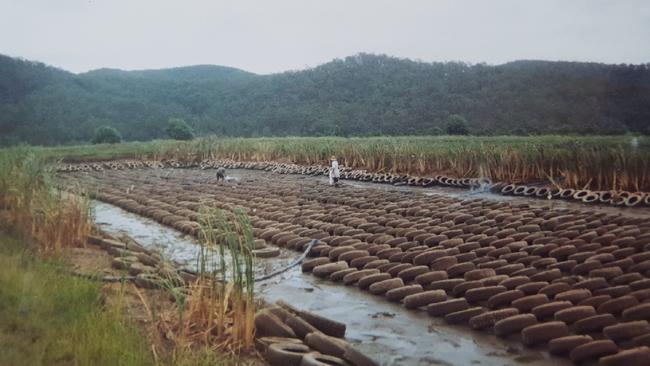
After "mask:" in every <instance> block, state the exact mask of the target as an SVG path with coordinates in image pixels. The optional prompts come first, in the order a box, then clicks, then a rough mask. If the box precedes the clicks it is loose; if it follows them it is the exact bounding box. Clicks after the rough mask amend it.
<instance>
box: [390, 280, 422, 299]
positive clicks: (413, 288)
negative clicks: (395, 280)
mask: <svg viewBox="0 0 650 366" xmlns="http://www.w3.org/2000/svg"><path fill="white" fill-rule="evenodd" d="M422 291H424V290H423V289H422V285H419V284H415V285H409V286H402V287H398V288H394V289H391V290H388V291H387V292H386V294H385V296H386V299H387V300H388V301H395V302H397V301H401V300H402V299H403V298H405V297H406V296H409V295H413V294H417V293H420V292H422Z"/></svg>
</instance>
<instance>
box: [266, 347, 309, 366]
mask: <svg viewBox="0 0 650 366" xmlns="http://www.w3.org/2000/svg"><path fill="white" fill-rule="evenodd" d="M309 351H310V350H309V347H307V346H306V345H304V344H296V343H273V344H271V345H270V346H269V348H268V349H267V350H266V354H265V356H266V359H267V361H268V362H269V364H270V365H271V366H300V363H301V362H302V357H303V356H304V355H305V354H307V353H309Z"/></svg>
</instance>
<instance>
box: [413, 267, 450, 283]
mask: <svg viewBox="0 0 650 366" xmlns="http://www.w3.org/2000/svg"><path fill="white" fill-rule="evenodd" d="M447 278H448V277H447V272H445V271H429V272H427V273H423V274H421V275H419V276H416V277H415V282H417V283H419V284H420V285H422V286H425V285H428V284H430V283H431V282H433V281H440V280H446V279H447Z"/></svg>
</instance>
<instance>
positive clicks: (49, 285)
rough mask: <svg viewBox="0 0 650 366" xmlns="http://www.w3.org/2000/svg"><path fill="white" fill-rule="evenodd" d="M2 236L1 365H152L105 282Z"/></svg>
mask: <svg viewBox="0 0 650 366" xmlns="http://www.w3.org/2000/svg"><path fill="white" fill-rule="evenodd" d="M59 265H60V264H59V263H57V262H56V261H52V260H43V259H39V258H37V257H35V256H33V255H32V254H31V252H30V251H29V250H26V249H25V244H24V243H23V242H20V241H18V240H16V239H14V238H11V237H9V236H7V235H5V234H1V233H0V268H2V270H0V289H1V290H0V349H1V350H2V352H0V365H111V366H113V365H153V364H154V362H153V359H152V358H151V356H150V352H149V350H148V346H147V344H146V341H145V338H143V337H142V334H140V332H139V331H138V330H137V329H135V328H134V327H133V326H131V325H129V323H128V322H127V321H126V319H125V318H124V316H123V315H122V312H121V309H120V308H117V307H114V306H113V307H106V306H105V305H104V302H103V301H102V297H101V293H100V291H101V288H100V284H98V283H94V282H91V281H88V280H85V279H80V278H76V277H72V276H70V275H67V274H64V273H62V272H61V271H59V270H57V269H56V268H57V267H59Z"/></svg>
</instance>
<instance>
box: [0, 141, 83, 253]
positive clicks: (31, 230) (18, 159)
mask: <svg viewBox="0 0 650 366" xmlns="http://www.w3.org/2000/svg"><path fill="white" fill-rule="evenodd" d="M0 208H1V209H2V211H3V217H4V219H5V220H6V221H8V227H9V228H11V229H12V230H14V231H15V232H17V233H19V234H21V235H23V236H25V237H29V238H31V239H33V240H35V241H36V242H37V243H38V244H40V247H41V248H42V249H46V250H57V249H60V248H62V247H64V246H81V245H83V244H84V243H85V239H86V235H87V234H88V232H89V231H90V221H89V216H90V205H89V202H88V200H87V199H86V198H84V196H83V195H75V194H70V193H68V192H63V191H61V190H58V189H56V187H55V183H54V181H53V179H52V176H51V175H50V173H49V172H48V171H47V165H46V162H45V160H44V159H43V158H42V157H41V156H40V155H39V154H36V153H35V152H34V151H33V150H32V149H28V148H13V149H6V150H3V151H2V153H1V154H0Z"/></svg>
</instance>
